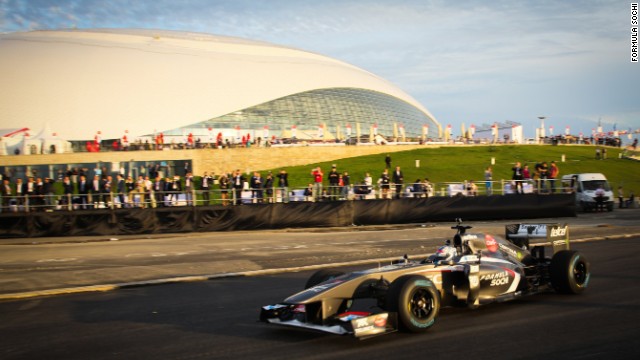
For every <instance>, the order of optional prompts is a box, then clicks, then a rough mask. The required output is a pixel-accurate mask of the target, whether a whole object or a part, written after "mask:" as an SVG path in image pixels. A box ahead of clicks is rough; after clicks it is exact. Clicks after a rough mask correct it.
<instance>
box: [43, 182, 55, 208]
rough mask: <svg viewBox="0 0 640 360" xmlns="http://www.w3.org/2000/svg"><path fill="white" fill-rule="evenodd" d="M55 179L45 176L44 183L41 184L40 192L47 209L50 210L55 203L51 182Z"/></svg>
mask: <svg viewBox="0 0 640 360" xmlns="http://www.w3.org/2000/svg"><path fill="white" fill-rule="evenodd" d="M54 182H55V180H53V179H51V178H45V179H44V184H42V192H43V193H44V203H45V205H46V209H47V211H51V210H52V209H53V207H54V205H55V202H54V198H55V194H54V192H53V183H54Z"/></svg>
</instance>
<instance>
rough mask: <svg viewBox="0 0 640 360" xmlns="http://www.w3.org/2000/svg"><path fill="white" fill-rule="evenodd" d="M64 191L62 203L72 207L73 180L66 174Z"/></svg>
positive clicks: (63, 184)
mask: <svg viewBox="0 0 640 360" xmlns="http://www.w3.org/2000/svg"><path fill="white" fill-rule="evenodd" d="M62 192H63V194H64V196H63V197H62V201H61V205H67V206H69V209H71V203H72V198H71V197H72V196H73V182H71V178H70V177H68V176H65V177H64V179H63V180H62Z"/></svg>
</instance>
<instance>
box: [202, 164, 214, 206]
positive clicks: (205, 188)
mask: <svg viewBox="0 0 640 360" xmlns="http://www.w3.org/2000/svg"><path fill="white" fill-rule="evenodd" d="M201 181H202V183H201V186H200V189H201V190H202V202H203V203H204V205H209V189H210V188H211V184H213V177H212V176H210V175H209V174H208V173H207V172H206V171H205V172H204V175H202V179H201Z"/></svg>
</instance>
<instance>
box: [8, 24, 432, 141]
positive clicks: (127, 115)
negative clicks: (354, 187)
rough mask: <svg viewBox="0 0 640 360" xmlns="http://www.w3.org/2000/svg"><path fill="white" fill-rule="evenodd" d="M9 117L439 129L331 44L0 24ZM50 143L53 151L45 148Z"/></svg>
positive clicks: (165, 129)
mask: <svg viewBox="0 0 640 360" xmlns="http://www.w3.org/2000/svg"><path fill="white" fill-rule="evenodd" d="M0 53H2V56H0V77H1V78H2V82H0V119H1V120H0V121H1V124H0V129H2V131H3V132H4V133H3V134H1V135H5V134H8V133H11V134H12V135H14V136H15V134H16V133H20V131H19V130H20V129H29V131H30V132H31V134H32V135H31V136H33V134H34V133H38V132H39V131H41V130H42V129H45V128H46V129H49V128H50V129H51V131H53V132H55V133H56V135H57V137H59V138H62V139H64V140H68V141H75V142H78V143H79V142H81V141H87V140H93V139H94V138H95V137H96V135H99V137H100V139H101V140H105V141H106V140H109V139H116V140H117V139H121V138H123V137H124V136H128V137H129V139H131V140H133V139H139V138H148V139H154V138H155V137H156V136H157V134H163V136H164V138H165V143H167V142H169V141H170V139H182V138H184V137H185V135H186V134H192V135H193V136H194V137H198V138H200V139H201V141H202V142H205V143H206V142H211V141H212V138H214V137H217V136H219V135H218V134H222V136H223V137H224V138H225V141H227V140H229V141H231V142H236V141H238V140H239V139H240V137H241V136H244V135H245V134H248V135H250V136H251V137H252V138H253V139H256V138H259V137H262V138H267V137H268V138H273V137H275V138H277V139H288V138H297V139H307V140H345V139H347V138H349V137H351V138H356V137H358V136H359V137H358V138H367V137H369V136H371V135H374V134H378V135H382V136H384V137H385V138H386V139H387V140H391V139H393V138H401V137H406V138H413V139H418V138H424V137H430V138H437V137H439V134H440V133H441V126H440V124H439V123H438V122H437V121H436V119H435V118H434V117H433V115H431V114H430V113H429V111H428V110H427V109H426V108H424V107H423V106H422V105H421V104H420V103H418V102H417V101H416V100H415V99H413V98H412V97H411V96H409V95H408V94H406V93H405V92H403V91H402V90H400V89H399V88H398V87H396V86H394V85H393V84H391V83H390V82H388V81H386V80H384V79H382V78H380V77H378V76H376V75H374V74H372V73H370V72H367V71H365V70H363V69H360V68H357V67H355V66H352V65H349V64H347V63H344V62H342V61H339V60H336V59H332V58H329V57H326V56H322V55H318V54H314V53H310V52H306V51H303V50H298V49H293V48H289V47H283V46H278V45H274V44H269V43H264V42H257V41H250V40H245V39H239V38H231V37H223V36H214V35H207V34H199V33H185V32H173V31H156V30H121V29H118V30H115V29H111V30H103V29H101V30H64V31H33V32H23V33H9V34H2V35H0ZM43 152H44V151H43Z"/></svg>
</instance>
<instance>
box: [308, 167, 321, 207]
mask: <svg viewBox="0 0 640 360" xmlns="http://www.w3.org/2000/svg"><path fill="white" fill-rule="evenodd" d="M311 176H313V201H318V198H319V196H320V194H322V177H323V176H324V173H323V172H322V169H321V168H320V166H318V167H316V168H315V169H312V170H311Z"/></svg>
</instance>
